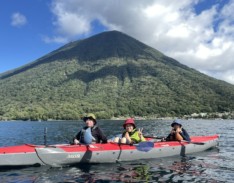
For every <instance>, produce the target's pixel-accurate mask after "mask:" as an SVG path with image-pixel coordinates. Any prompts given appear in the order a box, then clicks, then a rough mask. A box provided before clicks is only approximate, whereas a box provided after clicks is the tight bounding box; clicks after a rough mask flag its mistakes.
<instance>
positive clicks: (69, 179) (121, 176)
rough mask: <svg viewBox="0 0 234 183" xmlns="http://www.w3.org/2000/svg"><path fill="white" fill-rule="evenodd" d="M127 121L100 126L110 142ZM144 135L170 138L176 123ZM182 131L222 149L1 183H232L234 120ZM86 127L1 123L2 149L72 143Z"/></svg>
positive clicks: (33, 172) (25, 175) (0, 175)
mask: <svg viewBox="0 0 234 183" xmlns="http://www.w3.org/2000/svg"><path fill="white" fill-rule="evenodd" d="M122 124H123V121H109V120H102V121H98V125H99V126H100V127H101V128H102V130H103V131H104V132H105V134H106V135H107V136H108V137H109V138H111V137H112V135H114V134H120V133H121V132H122ZM136 124H137V127H140V128H142V127H143V128H144V130H143V132H144V134H145V135H152V134H153V135H158V136H166V135H167V134H168V133H169V132H170V124H171V121H166V120H150V121H149V120H145V121H136ZM182 124H183V127H184V128H185V129H186V130H187V131H188V133H189V134H190V135H191V136H194V135H214V134H219V135H220V140H219V146H218V147H217V148H213V149H212V150H208V151H205V152H201V153H196V154H190V155H187V156H186V157H180V156H175V157H170V158H160V159H154V160H147V161H145V160H144V161H143V160H139V161H134V162H124V163H113V164H96V165H77V166H73V167H63V168H51V167H48V166H41V167H27V168H20V169H19V168H18V169H17V168H14V169H0V182H1V183H62V182H65V183H75V182H105V183H107V182H111V183H115V182H118V183H120V182H211V183H216V182H217V183H218V182H233V177H234V133H233V130H234V120H184V121H182ZM83 125H84V122H82V121H56V122H53V121H50V122H22V121H14V122H0V146H8V145H18V144H24V143H31V144H44V129H45V128H47V143H48V144H56V143H68V142H69V141H70V140H71V139H72V137H73V136H74V135H75V134H76V132H77V131H78V130H79V129H81V127H82V126H83Z"/></svg>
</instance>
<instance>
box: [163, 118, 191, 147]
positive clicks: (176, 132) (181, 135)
mask: <svg viewBox="0 0 234 183" xmlns="http://www.w3.org/2000/svg"><path fill="white" fill-rule="evenodd" d="M171 127H172V130H171V133H170V134H169V135H168V136H167V138H166V141H181V140H186V141H188V142H190V141H191V140H190V137H189V134H188V133H187V131H186V130H185V129H184V128H182V124H181V123H180V121H179V120H178V119H176V120H174V121H173V122H172V124H171Z"/></svg>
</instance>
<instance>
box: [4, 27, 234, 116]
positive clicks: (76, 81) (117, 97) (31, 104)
mask: <svg viewBox="0 0 234 183" xmlns="http://www.w3.org/2000/svg"><path fill="white" fill-rule="evenodd" d="M0 100H1V104H0V118H3V119H50V118H51V119H78V118H80V116H82V115H83V114H84V113H86V112H94V113H96V115H97V116H98V117H100V118H110V117H113V116H116V117H117V116H123V115H124V116H136V115H138V116H154V117H159V116H180V115H185V114H191V113H194V112H197V113H198V112H224V111H233V109H234V104H233V102H232V101H233V100H234V86H233V85H231V84H228V83H226V82H223V81H219V80H216V79H213V78H211V77H208V76H206V75H204V74H201V73H200V72H198V71H196V70H194V69H191V68H189V67H187V66H185V65H182V64H180V63H179V62H178V61H176V60H174V59H172V58H169V57H167V56H165V55H163V54H162V53H160V52H159V51H157V50H155V49H153V48H151V47H149V46H147V45H145V44H143V43H141V42H139V41H137V40H136V39H134V38H131V37H129V36H128V35H125V34H123V33H121V32H117V31H110V32H104V33H101V34H98V35H95V36H93V37H90V38H88V39H84V40H80V41H75V42H72V43H69V44H67V45H65V46H63V47H61V48H60V49H58V50H55V51H53V52H51V53H49V54H47V55H45V56H43V57H42V58H40V59H38V60H36V61H34V62H32V63H30V64H28V65H26V66H22V67H21V68H18V69H15V70H13V71H11V72H8V73H4V74H2V75H0Z"/></svg>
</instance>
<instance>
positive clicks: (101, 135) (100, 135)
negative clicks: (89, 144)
mask: <svg viewBox="0 0 234 183" xmlns="http://www.w3.org/2000/svg"><path fill="white" fill-rule="evenodd" d="M97 129H98V137H99V139H100V140H101V141H102V143H107V138H106V136H105V135H104V133H103V132H102V130H101V129H100V128H97Z"/></svg>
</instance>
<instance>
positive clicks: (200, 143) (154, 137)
mask: <svg viewBox="0 0 234 183" xmlns="http://www.w3.org/2000/svg"><path fill="white" fill-rule="evenodd" d="M144 137H145V138H152V139H165V137H157V136H144ZM181 142H188V143H189V144H196V145H205V143H204V142H191V141H187V140H182V141H181Z"/></svg>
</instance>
